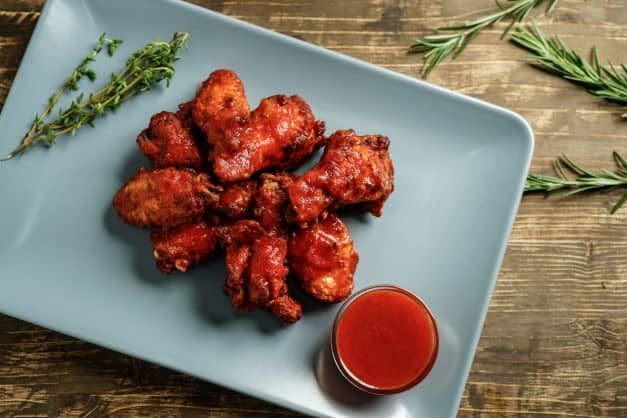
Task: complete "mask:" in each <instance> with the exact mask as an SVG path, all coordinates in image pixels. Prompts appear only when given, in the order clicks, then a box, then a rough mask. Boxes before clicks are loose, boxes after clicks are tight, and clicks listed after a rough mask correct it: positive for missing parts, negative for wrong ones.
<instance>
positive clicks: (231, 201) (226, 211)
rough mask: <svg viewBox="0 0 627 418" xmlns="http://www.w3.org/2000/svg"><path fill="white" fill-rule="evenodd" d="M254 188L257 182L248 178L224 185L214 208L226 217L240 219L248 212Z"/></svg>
mask: <svg viewBox="0 0 627 418" xmlns="http://www.w3.org/2000/svg"><path fill="white" fill-rule="evenodd" d="M256 189H257V182H255V181H250V180H247V181H242V182H239V183H233V184H230V185H228V186H225V187H224V191H223V192H222V193H220V200H219V201H218V205H217V208H216V209H217V210H218V212H220V213H221V214H223V215H224V216H226V217H227V218H228V219H231V220H237V219H242V218H244V217H246V216H247V215H248V214H249V212H250V207H251V205H252V202H253V199H254V197H255V190H256Z"/></svg>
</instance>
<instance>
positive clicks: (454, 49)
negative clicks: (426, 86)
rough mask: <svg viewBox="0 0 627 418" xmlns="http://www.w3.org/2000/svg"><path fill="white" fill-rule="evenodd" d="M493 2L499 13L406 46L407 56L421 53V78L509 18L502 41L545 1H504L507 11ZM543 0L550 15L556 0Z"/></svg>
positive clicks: (425, 37)
mask: <svg viewBox="0 0 627 418" xmlns="http://www.w3.org/2000/svg"><path fill="white" fill-rule="evenodd" d="M495 1H496V4H497V6H498V7H499V9H500V10H499V11H498V12H495V13H492V14H489V15H486V16H482V17H480V18H478V19H475V20H473V21H471V22H468V23H464V24H461V25H453V26H446V27H443V28H439V30H441V31H447V32H452V33H438V34H432V35H426V36H424V37H423V38H422V39H416V40H415V42H414V43H413V44H412V45H411V46H410V47H409V53H424V67H423V69H422V76H423V77H424V78H426V77H427V76H428V75H429V73H430V72H431V71H432V70H433V69H434V68H435V67H436V66H437V65H438V64H439V63H440V62H442V61H443V60H444V59H445V58H446V57H448V56H449V55H451V54H453V59H455V58H457V56H458V55H459V54H461V53H462V51H463V50H464V49H465V48H466V46H467V45H468V44H469V43H470V42H472V40H473V39H474V38H475V37H476V36H477V35H478V34H479V33H480V32H481V31H482V30H483V29H485V28H486V27H488V26H491V25H493V24H495V23H498V22H500V21H501V20H503V19H505V18H511V19H512V20H511V22H510V24H509V26H508V27H507V28H506V29H505V31H504V32H503V34H502V35H501V39H503V38H504V37H505V36H506V35H507V33H508V32H509V31H510V29H511V28H512V27H513V26H514V25H515V24H516V23H518V22H522V21H523V20H525V18H526V17H527V15H528V14H529V12H531V10H533V9H535V8H536V7H538V6H540V5H541V4H542V3H544V2H545V0H507V1H508V2H509V3H513V4H512V5H511V6H509V7H507V8H506V7H504V6H503V5H501V4H500V3H499V2H498V0H495ZM546 1H548V6H547V8H546V14H549V13H550V12H551V11H552V10H553V9H554V8H555V6H556V4H557V2H558V0H546Z"/></svg>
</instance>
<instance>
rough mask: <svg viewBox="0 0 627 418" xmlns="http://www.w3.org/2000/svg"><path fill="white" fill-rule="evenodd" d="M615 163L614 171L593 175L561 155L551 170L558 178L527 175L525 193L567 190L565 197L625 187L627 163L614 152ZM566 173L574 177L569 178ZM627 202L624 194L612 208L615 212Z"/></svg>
mask: <svg viewBox="0 0 627 418" xmlns="http://www.w3.org/2000/svg"><path fill="white" fill-rule="evenodd" d="M612 156H613V158H614V162H615V163H616V166H617V168H616V170H614V171H610V170H601V171H600V172H597V173H593V172H591V171H588V170H586V169H584V168H582V167H581V166H579V165H577V164H575V162H573V161H572V160H571V159H570V158H568V157H566V156H565V155H562V156H561V157H560V158H558V159H557V160H555V162H554V163H553V169H554V170H555V173H556V174H557V176H558V177H551V176H544V175H542V174H529V175H528V176H527V182H526V183H525V192H545V193H551V192H555V191H558V190H565V191H566V190H568V191H567V192H566V194H565V195H566V196H571V195H574V194H577V193H581V192H586V191H589V190H608V189H613V188H616V187H626V186H627V161H625V159H624V158H623V157H622V156H621V155H620V154H619V153H618V152H616V151H614V152H613V154H612ZM566 171H570V172H572V173H573V174H575V175H576V177H575V178H572V179H571V178H569V177H568V176H567V175H566ZM625 202H627V193H626V194H624V195H623V196H622V197H621V198H620V199H619V200H618V202H617V203H616V204H615V205H614V207H613V208H612V212H611V213H614V212H616V211H617V210H618V209H620V208H621V206H623V205H624V204H625Z"/></svg>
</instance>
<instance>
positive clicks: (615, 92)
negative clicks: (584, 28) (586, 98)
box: [512, 25, 627, 118]
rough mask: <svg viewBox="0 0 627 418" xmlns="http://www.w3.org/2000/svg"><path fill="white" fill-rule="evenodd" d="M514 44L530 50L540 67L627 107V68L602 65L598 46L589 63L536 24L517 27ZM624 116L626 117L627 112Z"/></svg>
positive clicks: (609, 63)
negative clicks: (546, 33)
mask: <svg viewBox="0 0 627 418" xmlns="http://www.w3.org/2000/svg"><path fill="white" fill-rule="evenodd" d="M512 42H514V43H515V44H517V45H519V46H521V47H523V48H526V49H528V50H529V51H531V52H532V53H533V57H532V58H533V61H534V63H536V64H537V65H539V66H540V67H541V68H544V69H546V70H549V71H551V72H553V73H555V74H558V75H560V76H561V77H563V78H565V79H567V80H570V81H572V82H575V83H577V84H580V85H582V86H584V87H586V88H587V89H588V92H589V93H590V94H592V95H594V96H597V97H599V98H601V99H605V100H609V101H612V102H616V103H622V104H627V66H626V65H625V64H622V65H621V66H620V67H621V69H622V71H621V69H619V68H617V67H615V66H614V65H612V63H611V62H608V66H602V65H601V64H600V62H599V54H598V52H597V48H596V47H593V48H592V59H591V60H590V62H588V61H586V60H585V59H584V58H582V57H581V55H579V54H578V53H577V52H575V51H573V50H572V49H570V48H569V47H568V46H567V45H566V44H565V43H564V42H563V41H562V40H561V39H560V37H559V36H555V37H552V38H551V37H548V36H547V35H545V34H544V32H542V31H541V30H540V28H538V27H537V26H536V25H533V26H531V27H526V28H518V29H517V30H516V31H515V32H513V33H512ZM626 110H627V108H626ZM622 116H623V118H627V112H626V113H624V114H623V115H622Z"/></svg>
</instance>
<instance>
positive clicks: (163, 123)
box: [137, 112, 203, 168]
mask: <svg viewBox="0 0 627 418" xmlns="http://www.w3.org/2000/svg"><path fill="white" fill-rule="evenodd" d="M137 145H139V149H140V150H141V151H142V152H143V153H144V155H145V156H146V157H148V159H149V160H150V162H151V163H152V165H153V166H154V167H155V168H159V167H190V168H200V167H202V164H203V158H202V156H201V151H200V148H199V147H198V144H197V143H196V141H195V139H194V137H193V135H192V132H191V130H190V128H189V127H188V126H186V124H185V122H184V121H183V120H182V119H181V118H180V117H179V116H178V115H177V114H176V113H172V112H160V113H157V114H156V115H154V116H153V117H152V118H150V125H149V126H148V128H147V129H144V130H143V131H142V132H141V133H140V134H139V136H138V137H137Z"/></svg>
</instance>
